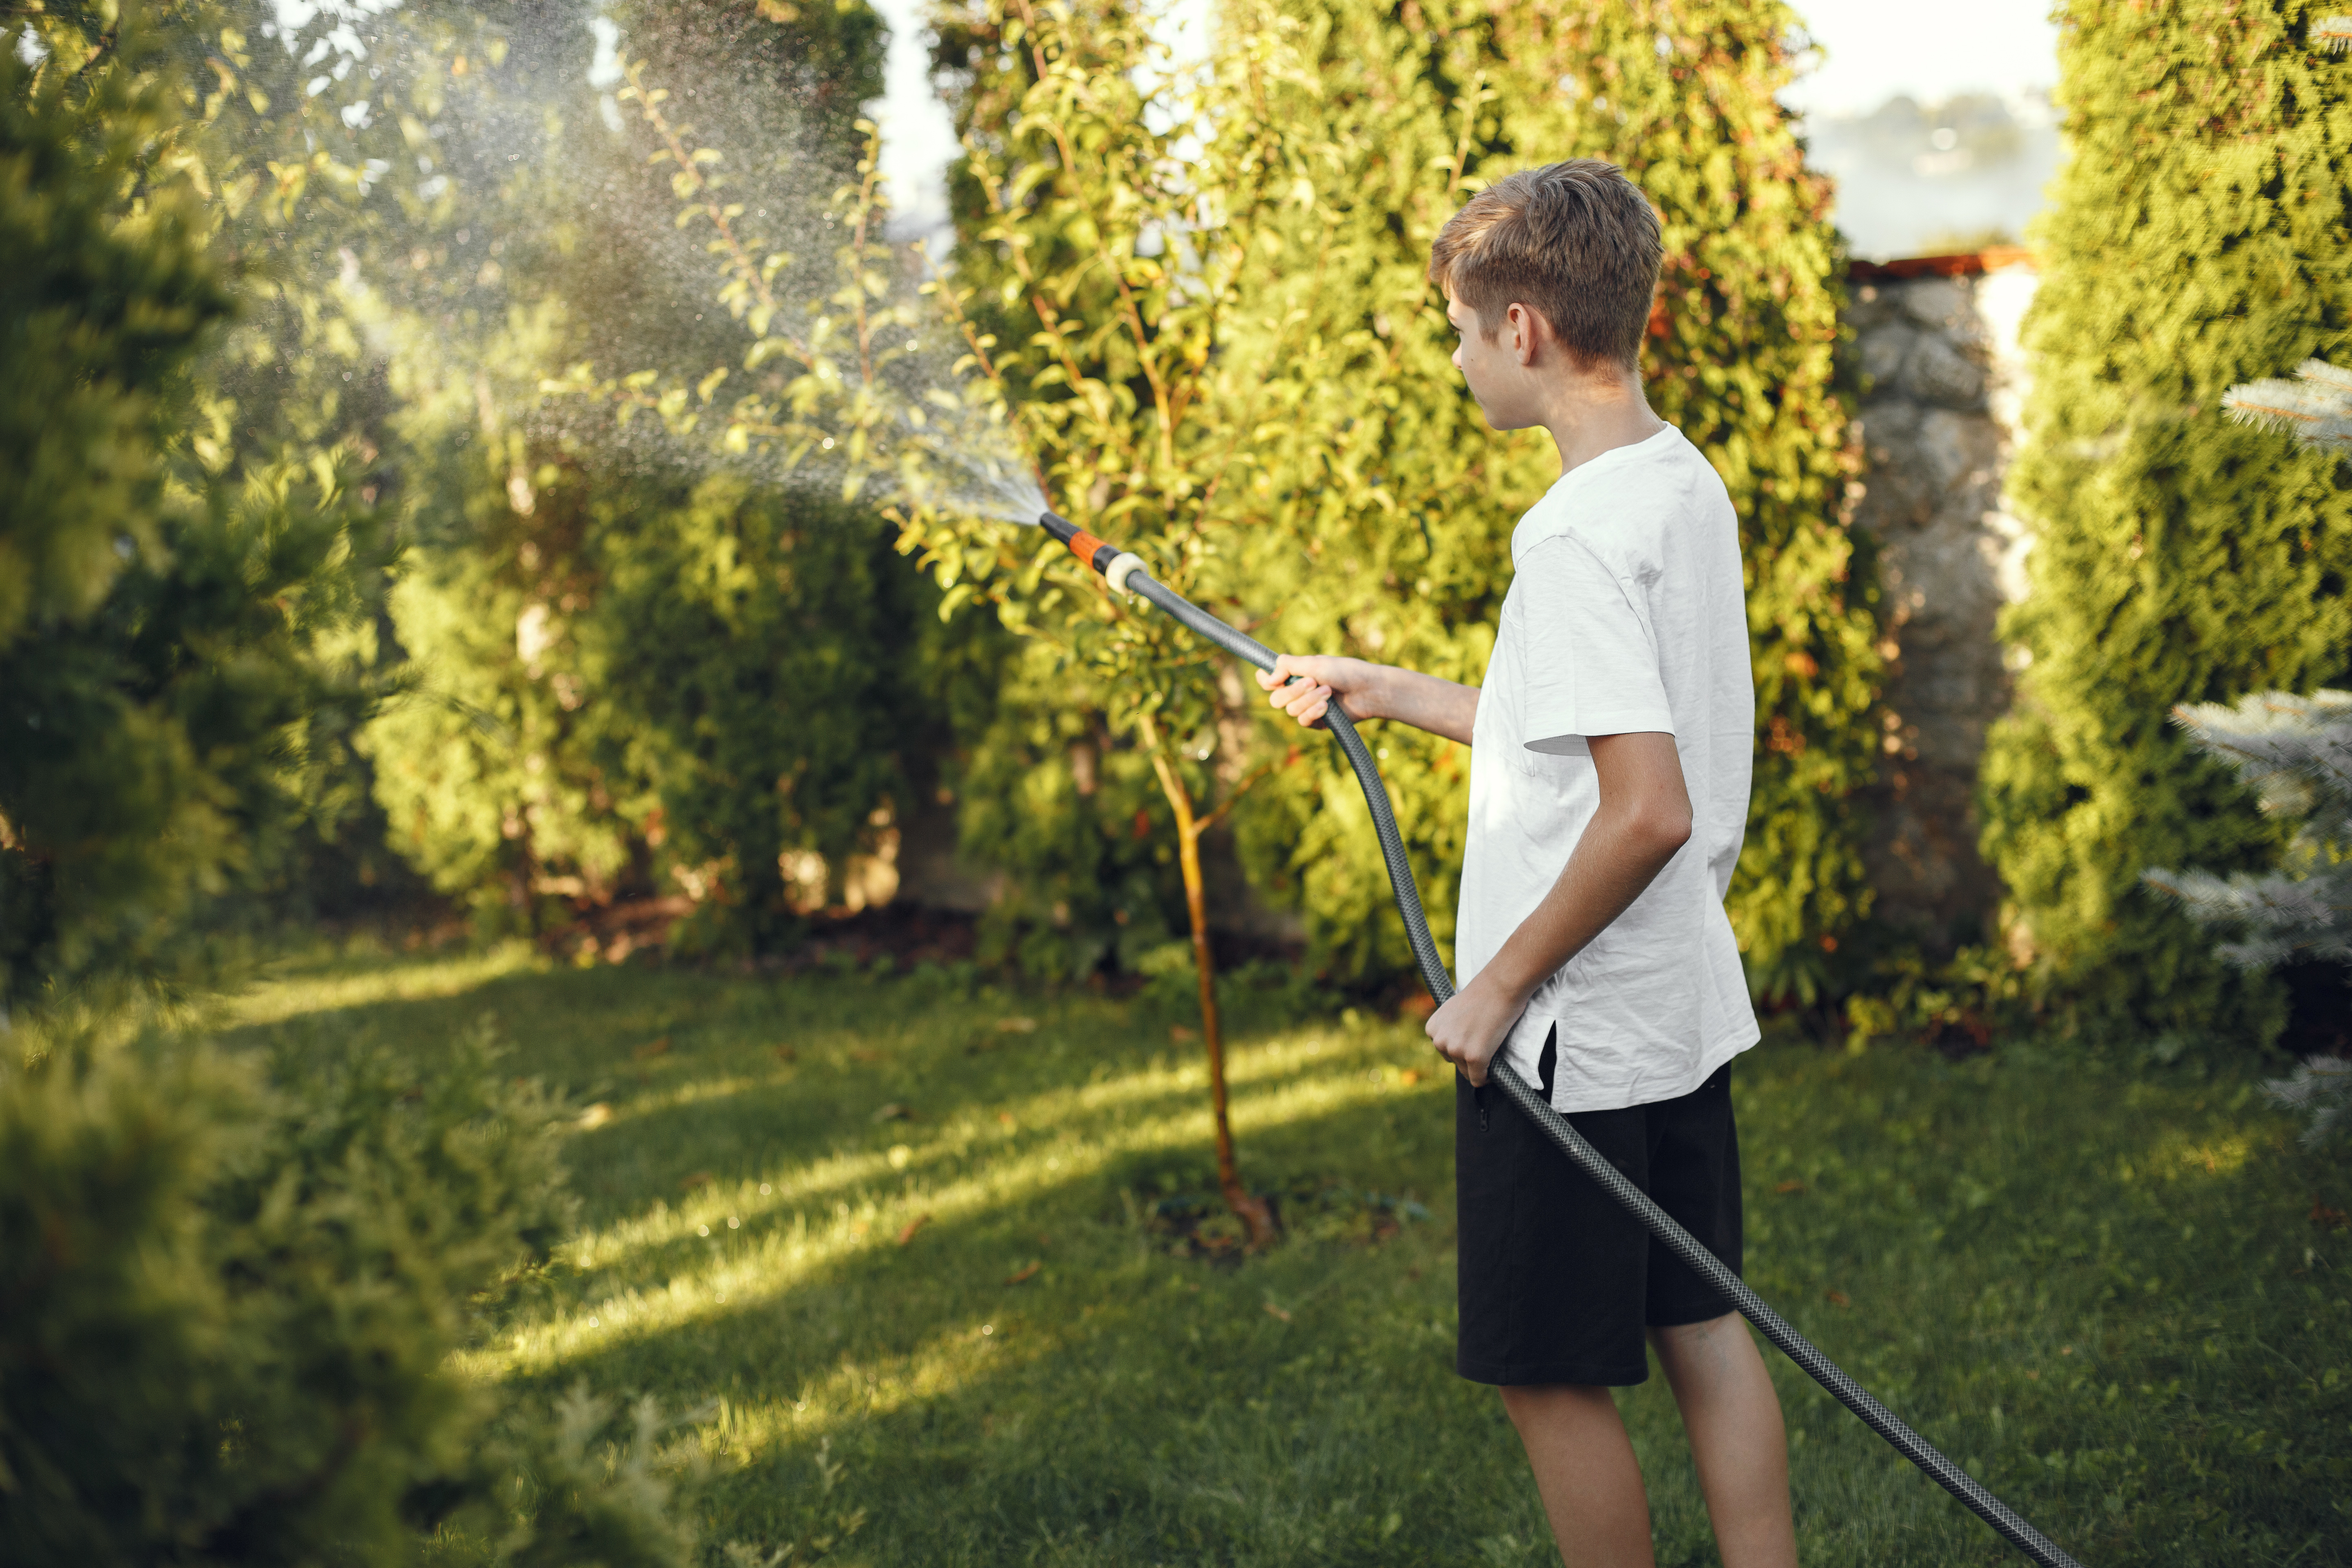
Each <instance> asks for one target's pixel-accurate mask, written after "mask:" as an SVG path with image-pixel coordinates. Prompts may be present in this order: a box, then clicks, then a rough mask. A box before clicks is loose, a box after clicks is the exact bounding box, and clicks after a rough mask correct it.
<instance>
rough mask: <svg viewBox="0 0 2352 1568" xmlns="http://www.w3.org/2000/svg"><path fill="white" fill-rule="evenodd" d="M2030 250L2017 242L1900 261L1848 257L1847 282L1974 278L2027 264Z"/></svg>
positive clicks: (2030, 261) (2029, 261)
mask: <svg viewBox="0 0 2352 1568" xmlns="http://www.w3.org/2000/svg"><path fill="white" fill-rule="evenodd" d="M2032 265H2033V252H2032V251H2031V250H2029V249H2027V248H2026V247H2024V246H2021V245H1989V246H1987V247H1984V248H1983V249H1982V250H1971V251H1968V252H1965V253H1963V254H1961V255H1958V256H1909V257H1906V258H1903V259H1902V260H1900V261H1851V262H1848V263H1847V264H1846V269H1845V278H1846V281H1847V282H1849V283H1898V282H1901V281H1903V280H1904V279H1910V278H1978V277H1981V276H1983V275H1984V274H1985V273H1987V272H1991V271H1994V270H1996V269H1997V268H2003V267H2018V266H2025V267H2031V266H2032Z"/></svg>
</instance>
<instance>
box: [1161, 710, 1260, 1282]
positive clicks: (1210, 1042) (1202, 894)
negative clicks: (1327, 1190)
mask: <svg viewBox="0 0 2352 1568" xmlns="http://www.w3.org/2000/svg"><path fill="white" fill-rule="evenodd" d="M1151 765H1152V768H1153V769H1154V771H1156V772H1157V773H1159V775H1160V789H1161V791H1162V792H1163V793H1164V794H1166V795H1167V796H1168V804H1169V805H1170V806H1171V807H1173V808H1174V810H1175V813H1176V846H1177V849H1176V853H1177V860H1178V863H1179V864H1180V865H1181V867H1182V868H1183V871H1184V908H1185V911H1186V912H1187V913H1188V914H1190V915H1191V916H1192V968H1193V971H1194V973H1197V974H1198V975H1199V976H1200V978H1201V1040H1202V1044H1203V1045H1205V1046H1206V1047H1208V1052H1209V1106H1210V1110H1211V1112H1212V1115H1213V1119H1214V1121H1215V1123H1216V1138H1217V1188H1218V1190H1219V1191H1220V1192H1222V1193H1223V1194H1224V1198H1225V1206H1226V1207H1227V1208H1230V1209H1232V1210H1233V1211H1234V1218H1236V1219H1238V1220H1240V1221H1241V1222H1242V1228H1243V1229H1244V1231H1246V1232H1247V1233H1248V1236H1249V1245H1250V1247H1252V1248H1253V1249H1255V1248H1257V1247H1267V1246H1271V1245H1272V1244H1273V1242H1274V1211H1273V1210H1272V1209H1271V1208H1269V1207H1268V1206H1267V1205H1266V1202H1265V1199H1264V1198H1261V1197H1257V1196H1255V1195H1254V1194H1251V1192H1250V1191H1249V1189H1248V1188H1246V1187H1244V1186H1243V1185H1242V1173H1241V1167H1240V1165H1239V1163H1237V1162H1236V1161H1235V1160H1234V1132H1233V1128H1232V1126H1231V1125H1230V1124H1229V1123H1228V1121H1226V1118H1225V1037H1224V1031H1223V1028H1222V1027H1221V1026H1220V1025H1219V1023H1218V1018H1217V963H1216V957H1215V955H1214V954H1213V953H1212V952H1210V951H1209V901H1208V894H1207V889H1206V884H1205V883H1204V882H1203V881H1202V877H1201V835H1202V832H1203V831H1205V829H1206V827H1207V826H1208V825H1207V824H1206V823H1204V822H1202V820H1201V819H1200V818H1199V817H1197V816H1194V815H1193V812H1192V793H1191V792H1190V791H1189V790H1187V789H1186V788H1185V787H1184V781H1183V780H1181V779H1180V778H1178V777H1177V776H1176V770H1175V769H1174V768H1173V767H1171V766H1170V765H1169V763H1168V758H1167V755H1166V754H1165V753H1164V752H1161V751H1160V749H1159V748H1157V747H1154V748H1153V750H1152V753H1151Z"/></svg>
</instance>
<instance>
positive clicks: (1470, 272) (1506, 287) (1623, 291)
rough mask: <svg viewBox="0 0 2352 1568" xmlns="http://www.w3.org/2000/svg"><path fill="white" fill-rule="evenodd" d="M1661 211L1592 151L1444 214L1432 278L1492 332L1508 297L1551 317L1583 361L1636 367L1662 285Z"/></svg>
mask: <svg viewBox="0 0 2352 1568" xmlns="http://www.w3.org/2000/svg"><path fill="white" fill-rule="evenodd" d="M1660 253H1661V246H1660V241H1659V237H1658V215H1657V213H1656V211H1655V210H1654V209H1653V208H1652V207H1651V205H1650V204H1649V201H1648V199H1647V198H1645V197H1644V196H1643V195H1642V193H1641V192H1640V191H1639V190H1637V189H1636V188H1635V187H1634V185H1633V181H1631V180H1629V179H1627V178H1626V177H1625V171H1623V170H1622V169H1620V168H1619V167H1617V165H1615V164H1614V163H1603V162H1601V160H1600V159H1598V158H1570V159H1569V160H1568V161H1567V162H1566V163H1547V164H1545V165H1544V166H1543V167H1542V168H1540V169H1522V170H1521V171H1519V172H1518V173H1517V174H1508V175H1506V176H1504V177H1503V178H1502V179H1499V180H1497V181H1496V182H1495V183H1494V184H1491V185H1489V186H1487V187H1486V189H1485V190H1483V191H1481V192H1479V193H1478V194H1477V195H1475V196H1473V197H1471V198H1470V200H1469V203H1468V204H1467V205H1465V206H1464V207H1463V209H1462V210H1461V211H1460V212H1458V213H1455V214H1454V216H1452V217H1450V218H1448V219H1446V221H1445V226H1444V228H1442V229H1440V230H1438V231H1437V242H1436V243H1435V244H1434V245H1433V246H1431V247H1430V249H1429V277H1430V280H1431V281H1432V282H1433V283H1435V284H1436V285H1437V286H1438V287H1439V288H1441V289H1444V290H1445V291H1446V293H1448V294H1449V295H1451V296H1453V297H1454V299H1456V300H1461V301H1462V302H1463V303H1464V304H1465V305H1467V306H1469V307H1470V308H1471V310H1475V312H1477V316H1478V330H1479V331H1481V332H1483V333H1485V334H1486V336H1488V337H1490V338H1491V337H1493V336H1494V335H1495V333H1496V331H1498V330H1499V329H1500V328H1501V326H1502V324H1503V318H1504V314H1505V312H1506V311H1507V310H1509V309H1510V308H1511V306H1512V305H1514V304H1520V305H1525V306H1527V307H1528V308H1529V309H1531V310H1535V311H1536V312H1538V314H1540V315H1541V316H1542V317H1543V319H1544V320H1545V321H1549V322H1550V323H1551V329H1552V331H1554V332H1555V333H1557V334H1558V335H1559V341H1560V344H1561V346H1562V347H1563V348H1565V349H1567V351H1568V353H1569V356H1570V358H1571V359H1573V360H1574V361H1576V362H1577V363H1579V364H1580V365H1583V366H1588V367H1590V366H1598V365H1604V364H1605V365H1614V366H1617V367H1619V368H1621V369H1624V370H1633V369H1634V368H1636V367H1637V366H1638V365H1639V364H1640V363H1641V355H1642V334H1643V331H1645V330H1647V328H1648V326H1649V322H1650V306H1651V301H1652V300H1653V298H1654V296H1655V295H1656V293H1657V289H1658V263H1659V258H1660Z"/></svg>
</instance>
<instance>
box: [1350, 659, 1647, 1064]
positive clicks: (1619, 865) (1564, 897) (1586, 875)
mask: <svg viewBox="0 0 2352 1568" xmlns="http://www.w3.org/2000/svg"><path fill="white" fill-rule="evenodd" d="M1353 708H1354V704H1352V703H1350V704H1349V709H1350V710H1351V711H1352V710H1353ZM1591 747H1592V771H1593V772H1594V773H1596V774H1598V775H1599V778H1600V784H1601V805H1600V808H1599V809H1598V810H1596V811H1595V812H1594V813H1593V816H1592V820H1591V823H1590V824H1589V825H1587V826H1586V827H1585V829H1584V837H1581V838H1580V839H1578V840H1577V844H1576V848H1575V850H1574V851H1573V852H1572V853H1571V854H1570V856H1569V858H1568V864H1567V865H1566V866H1564V867H1562V868H1560V873H1559V880H1558V881H1556V882H1554V883H1553V884H1552V885H1551V891H1549V893H1546V894H1545V895H1544V897H1543V902H1541V903H1539V904H1538V905H1537V906H1536V907H1535V910H1533V912H1531V913H1530V914H1529V915H1528V918H1527V919H1526V920H1524V921H1520V922H1519V929H1518V930H1517V931H1513V932H1512V933H1511V934H1510V937H1509V939H1508V940H1507V941H1506V942H1504V943H1503V946H1502V950H1501V951H1500V952H1496V954H1495V957H1494V959H1493V961H1492V962H1491V963H1488V964H1487V965H1486V968H1484V969H1482V970H1480V971H1479V972H1478V973H1477V974H1476V976H1475V977H1474V978H1473V979H1472V980H1471V982H1470V984H1467V985H1465V986H1464V987H1463V988H1462V989H1461V990H1460V991H1458V992H1456V993H1454V998H1453V1000H1452V1001H1450V1002H1448V1003H1446V1004H1445V1005H1444V1006H1443V1007H1440V1008H1439V1009H1438V1010H1437V1011H1436V1012H1435V1013H1433V1014H1432V1015H1431V1016H1430V1019H1429V1024H1428V1032H1429V1038H1430V1041H1431V1043H1432V1044H1433V1045H1435V1046H1436V1047H1437V1050H1438V1054H1439V1055H1441V1056H1443V1057H1444V1058H1446V1059H1447V1060H1448V1061H1450V1062H1453V1063H1454V1065H1455V1066H1457V1067H1459V1068H1461V1069H1462V1071H1463V1072H1464V1073H1465V1075H1467V1077H1468V1078H1469V1079H1470V1081H1471V1082H1472V1083H1474V1084H1483V1083H1485V1082H1486V1064H1487V1063H1488V1062H1490V1061H1491V1060H1493V1059H1494V1056H1495V1047H1497V1046H1499V1045H1500V1044H1502V1041H1503V1037H1504V1036H1505V1035H1507V1034H1508V1033H1509V1032H1510V1028H1511V1026H1512V1025H1513V1024H1515V1023H1517V1021H1518V1016H1519V1015H1520V1014H1521V1013H1522V1012H1524V1011H1525V1010H1526V1009H1527V1005H1528V998H1529V997H1530V996H1532V995H1534V994H1535V991H1536V987H1537V986H1538V985H1540V984H1543V983H1544V981H1545V980H1547V979H1549V977H1550V976H1551V975H1552V974H1553V973H1555V972H1556V971H1557V970H1558V969H1559V966H1560V965H1561V964H1563V963H1567V962H1568V961H1569V960H1570V959H1571V958H1574V957H1575V956H1576V955H1577V954H1578V953H1580V952H1583V951H1584V948H1585V946H1586V944H1587V943H1589V942H1591V941H1592V939H1593V938H1594V937H1596V936H1599V935H1600V934H1601V931H1604V930H1606V929H1607V928H1608V925H1609V922H1610V921H1613V920H1615V919H1616V918H1617V917H1618V916H1619V915H1622V914H1623V913H1624V912H1625V910H1626V908H1627V906H1628V905H1630V904H1632V903H1633V900H1635V899H1637V898H1639V897H1641V896H1642V889H1644V888H1646V887H1648V886H1649V885H1650V883H1651V880H1652V879H1654V878H1655V877H1656V876H1657V874H1658V873H1659V872H1660V871H1663V870H1664V869H1665V866H1666V862H1667V861H1669V860H1671V859H1673V858H1675V850H1677V849H1680V848H1681V847H1683V845H1684V844H1685V843H1686V842H1688V841H1689V838H1690V835H1691V805H1690V794H1689V792H1688V791H1687V790H1686V789H1685V787H1684V784H1683V768H1682V759H1681V757H1680V756H1679V755H1678V754H1677V753H1676V752H1675V738H1674V737H1673V736H1672V735H1667V734H1662V733H1660V732H1658V731H1640V732H1637V733H1633V734H1625V735H1594V736H1592V737H1591Z"/></svg>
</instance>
